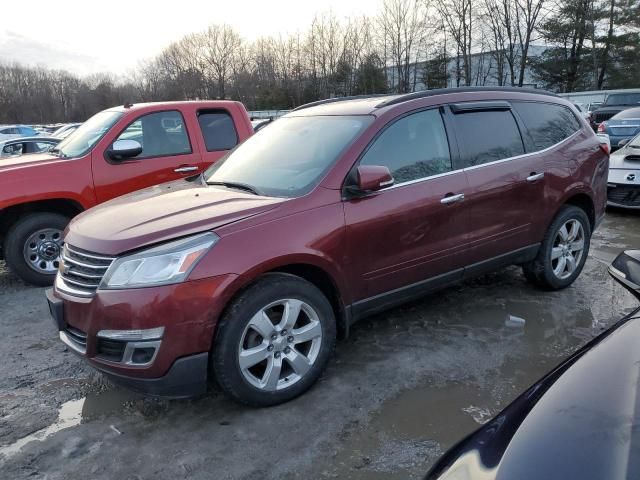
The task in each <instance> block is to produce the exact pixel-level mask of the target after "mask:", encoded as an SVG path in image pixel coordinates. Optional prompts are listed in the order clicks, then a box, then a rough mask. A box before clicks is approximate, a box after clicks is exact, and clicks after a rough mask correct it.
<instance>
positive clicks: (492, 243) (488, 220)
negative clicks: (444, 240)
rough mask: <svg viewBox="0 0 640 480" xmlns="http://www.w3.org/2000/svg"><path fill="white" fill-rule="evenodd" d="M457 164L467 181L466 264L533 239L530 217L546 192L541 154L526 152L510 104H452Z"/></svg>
mask: <svg viewBox="0 0 640 480" xmlns="http://www.w3.org/2000/svg"><path fill="white" fill-rule="evenodd" d="M451 111H452V114H453V122H454V125H455V131H456V136H457V139H458V142H459V145H460V161H461V164H460V165H459V167H462V168H464V172H465V174H466V178H467V182H468V184H469V187H468V194H467V195H466V196H465V202H466V203H467V209H468V211H469V223H468V234H469V252H468V255H469V257H468V258H469V265H471V266H473V265H474V264H478V263H480V262H484V261H487V260H490V259H493V258H495V257H498V256H501V255H504V254H508V253H509V252H513V251H515V250H518V249H521V248H523V247H526V246H528V245H531V244H532V243H535V242H534V240H532V238H531V233H532V222H533V221H534V218H535V215H536V210H537V209H538V207H539V204H540V202H542V201H543V198H544V160H543V158H542V157H541V156H539V155H527V154H526V150H525V142H524V140H523V135H522V132H521V128H523V127H522V126H521V125H519V123H518V121H517V119H516V116H515V115H514V113H513V112H512V110H511V104H510V103H509V102H506V101H486V102H465V103H459V104H452V105H451Z"/></svg>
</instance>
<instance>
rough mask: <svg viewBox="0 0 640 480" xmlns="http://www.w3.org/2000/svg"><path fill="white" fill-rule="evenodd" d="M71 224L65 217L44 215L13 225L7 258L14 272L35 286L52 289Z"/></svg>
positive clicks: (30, 216)
mask: <svg viewBox="0 0 640 480" xmlns="http://www.w3.org/2000/svg"><path fill="white" fill-rule="evenodd" d="M68 223H69V218H67V217H65V216H64V215H61V214H59V213H44V212H42V213H31V214H28V215H26V216H25V217H24V218H21V219H20V220H18V221H17V222H16V223H14V224H13V225H12V227H11V228H10V229H9V231H8V232H7V236H6V238H5V242H4V257H5V260H6V262H7V265H8V266H9V268H10V269H11V271H12V272H13V273H15V274H16V275H17V276H18V277H20V278H21V279H22V280H24V281H25V282H27V283H30V284H32V285H37V286H39V287H44V286H47V285H51V284H52V283H53V280H54V278H55V276H56V272H57V271H58V264H59V261H60V260H59V257H60V252H61V250H62V232H63V231H64V229H65V227H66V226H67V224H68Z"/></svg>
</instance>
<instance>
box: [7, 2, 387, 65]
mask: <svg viewBox="0 0 640 480" xmlns="http://www.w3.org/2000/svg"><path fill="white" fill-rule="evenodd" d="M2 3H3V5H2V7H1V8H0V15H2V19H3V21H2V22H1V23H0V62H13V61H18V62H21V63H24V64H27V65H44V66H47V67H51V68H60V69H65V70H70V71H72V72H75V73H78V74H81V75H86V74H91V73H96V72H104V71H110V72H114V73H118V74H122V73H126V72H127V71H129V70H130V69H132V68H134V67H135V66H136V65H137V64H138V61H139V60H142V59H145V58H148V57H151V56H153V55H155V54H157V53H158V52H159V51H160V50H162V48H163V47H165V46H166V45H167V44H169V43H170V42H172V41H173V40H177V39H179V38H180V37H182V36H183V35H185V34H187V33H190V32H194V31H198V30H203V29H204V28H206V26H207V25H209V24H211V23H228V24H230V25H232V26H233V27H234V28H235V29H236V30H237V31H238V32H239V33H240V34H241V35H242V36H243V37H245V38H247V39H249V40H252V39H255V38H257V37H260V36H264V35H278V34H279V33H282V34H286V33H294V32H296V31H301V32H302V31H305V30H306V29H307V27H308V26H309V24H310V23H311V20H312V19H313V16H314V14H315V13H322V12H325V11H329V10H331V11H333V12H334V13H335V14H336V15H337V16H338V17H346V16H358V15H362V14H370V15H372V14H374V13H376V11H377V9H378V6H379V4H380V3H381V2H380V1H379V0H311V1H309V0H262V1H256V0H235V1H233V0H232V1H229V0H225V1H220V0H171V1H169V0H108V1H107V2H95V1H91V0H84V1H82V0H47V1H43V0H28V2H25V1H22V0H17V1H11V0H9V1H7V2H2ZM27 5H28V6H27Z"/></svg>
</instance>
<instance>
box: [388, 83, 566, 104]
mask: <svg viewBox="0 0 640 480" xmlns="http://www.w3.org/2000/svg"><path fill="white" fill-rule="evenodd" d="M465 92H520V93H535V94H538V95H549V96H552V97H557V96H558V95H556V94H555V93H552V92H548V91H546V90H538V89H537V88H523V87H457V88H437V89H434V90H423V91H420V92H413V93H407V94H405V95H401V96H399V97H393V98H390V99H389V100H386V101H384V102H381V103H379V104H377V105H376V108H381V107H388V106H389V105H396V104H398V103H402V102H407V101H409V100H414V99H416V98H425V97H432V96H435V95H445V94H447V93H465Z"/></svg>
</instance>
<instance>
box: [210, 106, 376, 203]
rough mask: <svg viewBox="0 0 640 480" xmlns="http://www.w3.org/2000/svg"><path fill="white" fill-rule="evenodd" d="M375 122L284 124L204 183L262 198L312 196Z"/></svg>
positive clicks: (218, 166) (320, 119)
mask: <svg viewBox="0 0 640 480" xmlns="http://www.w3.org/2000/svg"><path fill="white" fill-rule="evenodd" d="M372 121H373V117H372V116H368V115H358V116H356V115H354V116H311V117H283V118H279V119H278V120H276V121H274V122H272V123H271V124H270V125H268V126H267V127H265V128H263V129H262V130H260V131H259V132H257V133H256V134H255V135H253V136H252V137H250V138H249V139H248V140H247V141H245V142H244V143H242V144H241V145H239V146H238V147H237V148H236V149H235V150H233V151H231V152H230V153H229V154H228V155H227V156H226V157H225V158H224V159H222V160H220V161H219V162H217V163H215V164H214V165H213V166H212V167H210V168H209V170H207V171H206V172H205V174H204V178H205V180H206V181H207V183H209V184H218V185H223V186H229V187H231V188H233V185H236V186H244V189H246V190H251V191H254V192H255V193H257V194H259V195H267V196H273V197H285V198H292V197H298V196H302V195H306V194H307V193H309V192H310V191H311V190H312V189H313V188H314V187H315V186H316V185H317V184H318V182H320V180H321V179H322V178H323V177H324V175H325V174H326V173H327V171H328V170H329V168H331V166H332V165H333V164H334V162H335V161H336V160H337V159H338V157H339V156H340V154H341V153H342V152H343V151H344V150H345V149H346V148H347V147H348V146H349V144H351V142H352V141H353V140H354V139H355V138H356V136H357V135H358V134H359V133H360V132H362V131H363V130H364V129H365V128H366V127H367V126H368V125H369V124H370V123H371V122H372Z"/></svg>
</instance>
